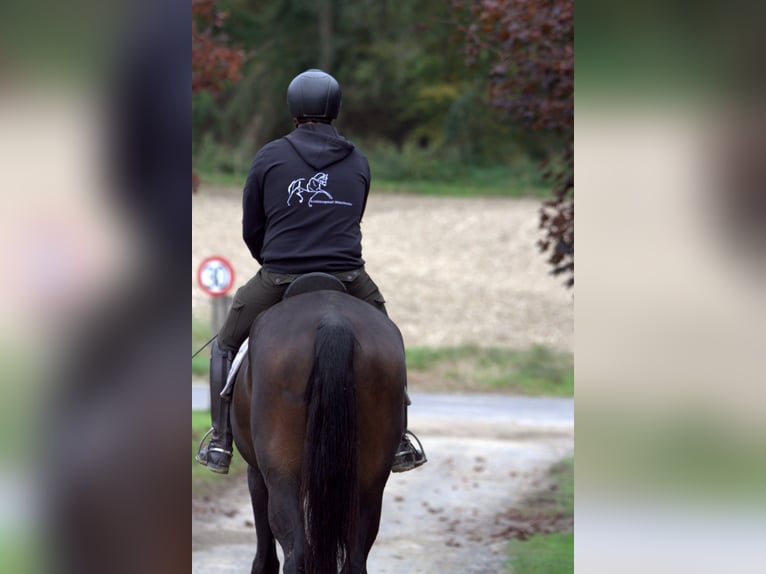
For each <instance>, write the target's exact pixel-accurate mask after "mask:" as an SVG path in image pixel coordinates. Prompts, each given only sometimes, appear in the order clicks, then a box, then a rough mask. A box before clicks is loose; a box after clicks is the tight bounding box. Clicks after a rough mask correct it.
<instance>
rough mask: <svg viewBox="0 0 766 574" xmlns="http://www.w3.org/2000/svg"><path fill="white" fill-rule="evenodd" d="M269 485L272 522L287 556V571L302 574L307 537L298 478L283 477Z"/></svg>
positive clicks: (287, 572)
mask: <svg viewBox="0 0 766 574" xmlns="http://www.w3.org/2000/svg"><path fill="white" fill-rule="evenodd" d="M269 485H270V489H269V524H271V530H272V532H273V533H274V536H276V538H277V540H278V541H279V545H280V546H281V547H282V551H283V552H284V555H285V569H284V574H302V573H303V572H305V570H304V552H305V548H306V536H305V533H304V529H303V515H302V512H301V509H300V503H299V502H298V481H297V479H295V478H288V477H282V478H277V479H276V480H274V482H273V483H272V482H269Z"/></svg>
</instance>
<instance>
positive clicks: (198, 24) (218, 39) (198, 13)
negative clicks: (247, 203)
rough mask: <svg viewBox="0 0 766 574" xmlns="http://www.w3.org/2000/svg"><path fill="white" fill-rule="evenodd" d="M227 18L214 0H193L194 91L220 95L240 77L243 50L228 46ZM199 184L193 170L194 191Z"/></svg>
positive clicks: (193, 191) (198, 179) (195, 191)
mask: <svg viewBox="0 0 766 574" xmlns="http://www.w3.org/2000/svg"><path fill="white" fill-rule="evenodd" d="M225 19H226V13H225V12H221V11H220V10H217V9H216V6H215V0H192V93H195V92H210V93H212V94H217V93H218V92H220V91H221V88H222V87H223V85H224V83H225V82H227V81H230V82H236V81H237V80H239V78H240V68H241V67H242V61H243V60H244V53H243V52H242V50H238V49H236V48H232V47H230V46H227V45H226V42H227V40H228V38H227V37H226V36H225V35H224V34H223V33H222V32H221V29H222V27H223V23H224V21H225ZM199 185H200V178H199V176H198V175H197V174H196V173H194V170H193V169H192V193H197V189H198V188H199Z"/></svg>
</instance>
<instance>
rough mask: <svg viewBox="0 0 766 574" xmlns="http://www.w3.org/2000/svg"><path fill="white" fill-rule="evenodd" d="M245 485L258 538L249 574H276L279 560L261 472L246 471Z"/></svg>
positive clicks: (267, 496)
mask: <svg viewBox="0 0 766 574" xmlns="http://www.w3.org/2000/svg"><path fill="white" fill-rule="evenodd" d="M247 485H248V487H249V488H250V500H251V502H252V503H253V517H254V518H255V534H256V536H257V538H258V548H257V550H256V553H255V559H254V560H253V568H252V570H251V571H250V572H251V574H277V573H278V572H279V560H278V559H277V549H276V546H275V544H274V534H273V533H272V532H271V526H269V511H268V505H269V492H268V490H267V489H266V483H264V482H263V476H262V475H261V471H260V470H258V469H257V468H255V467H253V466H249V467H248V469H247Z"/></svg>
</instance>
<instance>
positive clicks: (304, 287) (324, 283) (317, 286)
mask: <svg viewBox="0 0 766 574" xmlns="http://www.w3.org/2000/svg"><path fill="white" fill-rule="evenodd" d="M312 291H340V292H342V293H347V292H348V290H347V289H346V286H345V285H344V284H343V281H341V280H340V279H338V278H337V277H335V276H334V275H330V274H329V273H321V272H315V273H306V274H305V275H301V276H299V277H298V278H297V279H294V280H293V282H292V283H290V285H289V287H288V288H287V289H286V290H285V294H284V295H283V296H282V299H287V298H288V297H295V296H296V295H302V294H304V293H310V292H312ZM249 346H250V337H248V338H247V339H245V341H244V343H242V345H241V346H240V347H239V351H237V354H236V356H235V357H234V361H232V364H231V369H229V376H228V377H227V378H226V385H224V387H223V390H222V391H221V396H222V397H225V396H228V395H229V394H230V393H231V390H232V389H233V388H234V379H236V377H237V372H238V371H239V367H240V365H241V364H242V361H243V360H244V359H245V355H247V349H248V347H249Z"/></svg>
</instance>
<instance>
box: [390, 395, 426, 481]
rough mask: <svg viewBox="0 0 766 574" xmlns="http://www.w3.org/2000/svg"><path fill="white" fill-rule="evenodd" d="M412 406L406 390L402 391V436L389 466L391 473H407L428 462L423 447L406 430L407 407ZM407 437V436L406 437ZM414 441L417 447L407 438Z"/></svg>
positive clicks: (412, 434)
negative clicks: (392, 462)
mask: <svg viewBox="0 0 766 574" xmlns="http://www.w3.org/2000/svg"><path fill="white" fill-rule="evenodd" d="M411 404H412V401H410V397H409V395H408V394H407V389H406V388H405V389H404V434H403V435H402V439H401V441H399V448H398V449H396V455H395V456H394V464H393V465H392V466H391V472H407V471H408V470H412V469H413V468H417V467H419V466H422V465H424V464H425V463H426V462H428V459H427V458H426V451H425V450H423V445H422V444H421V443H420V440H419V439H418V437H416V436H415V434H414V433H413V432H412V431H409V430H407V407H408V406H409V405H411ZM408 435H409V436H408ZM410 436H411V437H412V438H414V439H415V442H416V443H417V446H415V444H413V443H412V441H410V439H409V437H410Z"/></svg>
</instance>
